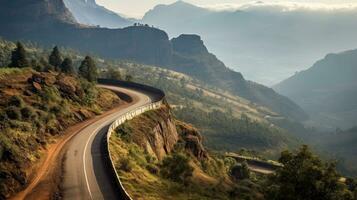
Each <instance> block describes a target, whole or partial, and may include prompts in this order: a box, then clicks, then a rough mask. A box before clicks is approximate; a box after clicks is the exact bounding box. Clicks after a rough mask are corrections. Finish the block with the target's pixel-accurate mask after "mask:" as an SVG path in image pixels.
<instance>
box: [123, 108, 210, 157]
mask: <svg viewBox="0 0 357 200" xmlns="http://www.w3.org/2000/svg"><path fill="white" fill-rule="evenodd" d="M129 126H130V132H131V133H130V134H131V138H132V141H133V142H134V143H136V144H137V145H139V146H140V147H141V148H143V149H144V150H145V151H146V152H148V153H149V154H150V155H152V156H154V157H156V158H157V159H158V160H162V159H163V158H164V157H165V156H166V155H169V154H170V153H171V152H172V151H173V150H174V149H175V148H176V145H179V144H182V145H181V146H183V147H184V149H185V150H186V151H187V152H188V153H190V154H191V155H192V156H194V157H196V158H197V159H198V160H203V159H206V158H208V154H207V152H206V150H205V148H204V147H203V144H202V141H203V138H202V136H201V135H200V133H199V132H198V131H197V130H196V129H195V128H193V127H192V126H190V125H188V124H185V123H183V122H179V121H176V120H174V119H173V117H172V114H171V111H170V109H169V108H168V107H167V106H162V107H161V108H160V109H157V110H154V111H150V112H147V113H144V114H143V115H140V116H138V117H136V118H134V119H133V120H131V121H130V123H129Z"/></svg>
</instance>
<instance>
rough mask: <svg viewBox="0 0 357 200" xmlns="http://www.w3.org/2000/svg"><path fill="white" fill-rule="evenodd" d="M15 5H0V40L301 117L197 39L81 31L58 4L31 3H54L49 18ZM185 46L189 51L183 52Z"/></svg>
mask: <svg viewBox="0 0 357 200" xmlns="http://www.w3.org/2000/svg"><path fill="white" fill-rule="evenodd" d="M19 1H21V2H22V7H21V10H20V11H19V10H18V9H15V7H14V4H13V3H11V2H10V3H9V1H6V0H3V1H2V2H1V4H2V5H1V7H0V23H1V24H3V29H1V30H0V35H2V36H3V37H5V39H12V40H31V41H36V42H40V43H41V44H44V45H47V46H52V45H53V44H56V45H60V46H65V47H71V48H75V49H78V50H80V51H82V52H87V53H94V54H97V55H99V56H101V57H104V58H112V59H128V60H135V61H137V62H140V63H145V64H152V65H156V66H160V67H162V68H170V69H173V70H177V71H179V72H182V73H185V74H188V75H192V76H194V77H195V78H198V79H200V80H202V81H205V82H206V83H208V84H210V85H213V86H216V87H220V88H222V89H225V90H229V91H231V92H233V93H235V94H237V95H241V96H242V97H244V98H246V99H248V100H251V101H252V102H253V103H257V104H261V105H263V106H267V107H270V108H271V109H272V110H274V111H276V112H278V113H280V114H282V115H284V116H286V117H289V118H293V119H295V120H302V119H304V118H306V114H305V113H304V111H303V110H302V109H301V108H299V107H298V106H297V105H296V104H295V103H294V102H292V101H290V100H289V99H287V98H283V97H281V96H280V95H279V94H277V93H275V92H274V91H273V90H271V89H269V88H267V87H265V86H262V85H258V84H251V83H249V82H247V81H246V80H245V79H244V78H243V76H242V74H241V73H239V72H235V71H233V70H231V69H229V68H227V67H226V66H225V65H224V63H223V62H221V61H220V60H218V59H217V57H216V56H215V55H213V54H211V53H209V52H208V51H207V48H206V47H205V45H204V43H203V41H202V40H201V38H200V37H199V36H195V35H181V36H179V37H178V38H174V39H172V40H171V41H170V40H169V38H168V35H167V33H166V32H164V31H162V30H160V29H157V28H152V27H149V26H147V25H137V26H131V27H127V28H123V29H107V28H97V27H83V26H82V25H80V24H77V23H75V22H73V20H69V21H64V20H63V19H67V18H68V15H69V13H70V12H69V10H68V9H67V8H66V6H65V4H64V3H63V1H62V0H48V1H46V0H41V1H36V4H37V5H39V7H36V8H37V9H39V8H48V7H46V5H47V4H54V5H55V6H56V7H55V8H57V9H56V10H55V11H56V12H57V13H58V14H56V15H52V13H53V11H52V10H51V9H41V10H37V9H34V11H31V12H30V11H29V10H30V8H32V5H31V3H29V2H27V3H26V2H24V0H19ZM31 1H34V0H31ZM15 5H16V3H15ZM14 11H15V12H14ZM33 12H35V13H36V12H40V13H41V16H42V17H40V18H38V19H37V20H36V21H35V22H34V21H33V20H29V19H31V18H25V17H23V16H26V15H31V14H32V13H33ZM10 13H15V15H16V16H17V17H15V18H11V17H9V15H12V14H10ZM61 13H62V14H61ZM46 16H51V17H46ZM68 19H69V18H68ZM24 27H25V28H24ZM187 47H188V48H189V49H190V51H191V52H188V53H187V52H186V53H185V52H184V49H185V48H187ZM196 48H197V49H196ZM291 113H293V114H291Z"/></svg>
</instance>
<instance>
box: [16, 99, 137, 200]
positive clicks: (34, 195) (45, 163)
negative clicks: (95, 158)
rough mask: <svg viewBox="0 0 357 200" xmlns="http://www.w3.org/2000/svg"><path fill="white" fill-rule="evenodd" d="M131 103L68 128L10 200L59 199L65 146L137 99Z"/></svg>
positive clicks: (134, 101)
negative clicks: (23, 185)
mask: <svg viewBox="0 0 357 200" xmlns="http://www.w3.org/2000/svg"><path fill="white" fill-rule="evenodd" d="M132 98H133V101H132V102H130V103H124V104H121V105H119V106H117V107H115V108H114V109H112V110H109V111H107V112H105V113H104V114H102V115H100V116H96V117H94V118H91V119H88V120H86V121H84V122H81V123H78V124H76V125H74V126H71V127H69V128H68V129H67V130H66V131H65V132H64V133H63V136H62V137H59V138H58V139H57V141H56V142H55V143H54V144H51V145H49V146H48V148H47V150H46V151H45V156H44V158H43V159H42V160H41V161H40V163H38V164H37V166H39V167H38V168H37V169H35V170H34V171H35V172H34V175H32V177H34V178H33V179H32V180H31V181H30V183H29V184H28V186H27V187H26V188H25V189H24V190H23V191H21V192H19V193H18V194H16V195H15V196H13V197H11V198H10V200H24V199H26V200H42V199H43V200H46V199H60V194H59V189H60V188H59V185H60V183H61V171H62V163H63V160H64V159H65V158H64V154H65V149H66V144H68V142H69V141H70V140H71V139H72V138H73V137H74V136H75V135H76V134H77V133H79V132H80V131H81V130H83V129H84V128H86V127H87V126H89V125H90V124H92V123H93V122H95V121H97V120H100V119H101V118H104V117H106V116H108V115H110V114H113V113H115V112H117V111H119V110H121V109H124V108H126V107H128V106H130V105H131V104H133V103H136V102H137V101H138V99H137V97H132Z"/></svg>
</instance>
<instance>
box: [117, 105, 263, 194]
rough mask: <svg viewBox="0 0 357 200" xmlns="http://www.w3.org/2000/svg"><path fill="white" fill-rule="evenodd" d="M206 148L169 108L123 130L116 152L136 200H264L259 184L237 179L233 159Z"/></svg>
mask: <svg viewBox="0 0 357 200" xmlns="http://www.w3.org/2000/svg"><path fill="white" fill-rule="evenodd" d="M201 142H202V136H201V135H200V134H199V132H198V131H197V130H196V129H195V128H193V127H192V126H190V125H188V124H185V123H182V122H180V121H176V120H175V119H174V118H173V116H172V115H171V114H170V110H169V108H168V107H167V106H163V107H162V108H160V109H158V110H154V111H149V112H146V113H144V114H143V115H141V116H138V117H136V118H134V119H133V120H130V121H129V122H126V123H124V124H123V125H121V126H120V127H118V129H117V130H116V133H115V134H113V135H112V137H111V142H110V150H111V153H112V155H113V156H114V162H115V163H116V164H115V165H116V168H117V170H118V172H119V175H120V178H121V181H122V182H123V184H124V187H125V189H126V190H127V191H128V192H129V195H130V196H131V197H132V198H134V199H157V200H159V199H257V200H259V199H262V194H261V193H260V192H259V186H258V185H257V184H256V183H254V179H253V180H249V179H246V177H244V178H242V179H241V181H240V182H237V181H236V180H235V179H234V178H233V177H232V176H231V168H232V167H234V166H236V165H237V163H236V162H235V161H234V160H233V159H230V158H224V157H223V156H218V155H214V154H210V153H209V152H207V150H206V149H205V147H204V146H203V145H202V143H201ZM243 179H244V180H243ZM238 192H239V193H240V194H239V195H235V193H238Z"/></svg>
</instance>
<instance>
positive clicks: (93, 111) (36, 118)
mask: <svg viewBox="0 0 357 200" xmlns="http://www.w3.org/2000/svg"><path fill="white" fill-rule="evenodd" d="M118 103H120V99H119V98H118V96H117V95H115V94H114V93H112V92H110V91H107V90H104V89H100V88H96V86H95V85H93V84H92V83H88V82H86V81H84V80H80V79H78V78H77V77H72V76H66V75H64V74H58V73H53V72H35V71H33V70H31V69H27V68H25V69H16V68H0V118H1V120H0V132H1V135H0V174H1V176H0V198H5V197H8V196H9V195H11V194H13V193H15V192H17V191H19V190H20V189H21V188H23V187H24V186H25V185H26V184H27V183H28V181H29V179H30V178H32V177H31V176H32V172H33V171H34V168H35V167H38V166H37V165H36V163H37V162H38V161H39V160H40V159H41V158H42V157H43V152H44V150H45V149H46V148H47V146H48V145H49V144H50V143H52V142H54V141H56V138H58V137H59V136H61V134H62V132H63V131H64V130H65V129H66V128H67V127H69V126H71V125H73V124H76V123H78V122H80V121H84V120H86V119H88V118H91V117H93V116H95V115H97V114H99V113H101V112H102V111H104V110H108V109H110V108H112V107H113V106H115V105H117V104H118Z"/></svg>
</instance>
